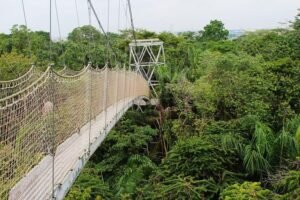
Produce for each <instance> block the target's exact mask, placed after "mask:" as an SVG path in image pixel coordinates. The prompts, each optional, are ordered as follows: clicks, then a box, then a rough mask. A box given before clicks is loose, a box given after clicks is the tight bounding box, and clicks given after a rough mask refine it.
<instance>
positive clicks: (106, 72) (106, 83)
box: [103, 65, 108, 135]
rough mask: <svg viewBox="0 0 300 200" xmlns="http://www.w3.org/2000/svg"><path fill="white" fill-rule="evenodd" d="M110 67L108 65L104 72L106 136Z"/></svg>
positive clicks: (105, 128) (105, 130) (105, 131)
mask: <svg viewBox="0 0 300 200" xmlns="http://www.w3.org/2000/svg"><path fill="white" fill-rule="evenodd" d="M107 76H108V66H107V65H106V66H105V72H104V101H103V104H104V106H103V108H104V123H105V126H104V135H106V133H107V126H106V123H107V88H108V80H107V79H108V77H107Z"/></svg>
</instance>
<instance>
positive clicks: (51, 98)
mask: <svg viewBox="0 0 300 200" xmlns="http://www.w3.org/2000/svg"><path fill="white" fill-rule="evenodd" d="M50 1H51V0H50ZM49 88H50V101H51V102H52V105H53V108H52V112H51V122H50V127H51V134H50V135H51V140H52V144H51V146H52V148H51V156H52V177H51V178H52V180H51V182H52V199H55V180H54V177H55V113H54V102H55V88H54V74H53V68H52V67H51V70H50V87H49Z"/></svg>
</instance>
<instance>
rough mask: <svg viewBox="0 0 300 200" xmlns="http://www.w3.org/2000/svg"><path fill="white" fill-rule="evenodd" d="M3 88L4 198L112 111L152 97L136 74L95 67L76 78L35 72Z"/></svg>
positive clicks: (0, 158)
mask: <svg viewBox="0 0 300 200" xmlns="http://www.w3.org/2000/svg"><path fill="white" fill-rule="evenodd" d="M0 89H1V90H0V92H1V93H0V188H1V190H0V199H7V198H8V196H9V192H10V190H11V189H12V188H13V187H14V186H15V185H16V184H17V183H18V182H19V181H20V180H21V179H22V178H24V177H25V176H26V175H27V174H28V173H29V172H30V171H31V170H32V169H33V168H34V167H36V166H37V165H40V164H41V162H42V160H46V159H47V162H46V161H45V162H43V163H44V164H45V163H46V165H51V163H52V162H54V160H55V159H53V160H51V159H49V158H48V157H49V156H53V155H55V154H56V153H57V151H58V149H59V148H60V146H62V145H66V141H67V140H68V139H69V138H71V137H72V136H73V135H74V134H78V133H79V132H80V130H81V129H82V127H84V126H86V125H87V124H89V122H90V121H91V120H93V119H95V118H96V117H97V116H98V115H100V114H101V113H103V111H105V110H106V109H107V108H108V107H110V106H112V105H115V104H117V103H118V102H120V101H122V100H124V99H126V98H129V97H130V98H132V99H134V98H136V97H139V96H148V95H149V88H148V84H147V81H146V80H145V79H144V78H143V77H142V76H140V75H138V74H136V73H135V72H132V71H126V70H124V69H122V70H121V69H114V70H111V69H108V68H104V69H102V70H99V69H93V68H91V67H90V66H87V67H85V68H84V69H83V70H81V71H80V72H78V73H76V74H75V75H72V76H71V75H69V76H68V75H66V74H65V73H59V72H54V71H53V70H52V69H51V68H47V70H46V71H45V72H43V73H42V74H41V73H37V72H36V71H35V69H34V67H33V68H31V69H30V70H29V71H28V72H27V73H26V74H24V75H23V76H22V77H20V78H18V79H15V80H12V81H5V82H0ZM115 112H117V109H116V111H115ZM99 131H100V130H99ZM68 144H69V145H76V144H72V143H68ZM83 145H85V146H89V145H90V143H89V142H85V143H83ZM87 148H88V147H87ZM59 162H60V161H59ZM61 162H62V163H61V165H64V163H63V162H64V161H63V160H62V161H61ZM52 164H53V163H52ZM47 169H48V168H47ZM49 169H50V168H49ZM41 173H52V172H51V171H50V170H49V171H47V172H45V171H41ZM61 176H62V177H63V176H64V174H63V175H61ZM49 181H51V180H49ZM29 186H30V183H28V187H29ZM50 186H51V184H49V187H50ZM53 189H54V188H51V187H50V188H49V191H51V190H53Z"/></svg>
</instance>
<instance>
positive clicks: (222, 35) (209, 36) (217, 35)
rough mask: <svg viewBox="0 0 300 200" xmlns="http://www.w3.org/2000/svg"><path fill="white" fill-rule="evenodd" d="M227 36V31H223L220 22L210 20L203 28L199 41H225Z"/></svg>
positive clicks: (223, 28) (222, 25)
mask: <svg viewBox="0 0 300 200" xmlns="http://www.w3.org/2000/svg"><path fill="white" fill-rule="evenodd" d="M228 35H229V31H228V30H227V29H225V27H224V24H223V22H222V21H219V20H212V21H210V23H209V24H208V25H206V26H205V27H204V31H203V33H202V36H201V39H202V40H204V41H210V40H212V41H218V40H226V39H227V38H228Z"/></svg>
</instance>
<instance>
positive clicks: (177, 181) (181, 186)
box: [137, 176, 219, 200]
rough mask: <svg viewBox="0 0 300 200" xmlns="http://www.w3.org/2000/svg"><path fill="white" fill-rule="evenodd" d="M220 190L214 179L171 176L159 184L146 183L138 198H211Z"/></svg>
mask: <svg viewBox="0 0 300 200" xmlns="http://www.w3.org/2000/svg"><path fill="white" fill-rule="evenodd" d="M218 190H219V188H218V186H217V184H216V183H215V182H214V180H213V179H209V180H195V178H193V177H191V176H187V177H183V176H171V177H168V178H166V179H165V180H164V181H162V182H159V183H158V184H153V185H150V186H149V185H146V187H144V188H143V189H142V190H141V191H140V194H139V195H138V198H137V199H182V200H183V199H211V198H213V197H214V196H215V195H216V193H217V192H218Z"/></svg>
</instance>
